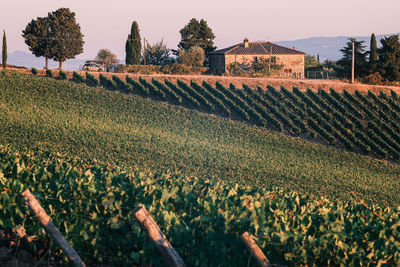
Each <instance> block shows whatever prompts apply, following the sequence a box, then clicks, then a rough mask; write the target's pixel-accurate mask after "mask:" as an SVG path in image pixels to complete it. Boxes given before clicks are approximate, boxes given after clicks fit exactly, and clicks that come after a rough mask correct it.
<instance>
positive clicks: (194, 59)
mask: <svg viewBox="0 0 400 267" xmlns="http://www.w3.org/2000/svg"><path fill="white" fill-rule="evenodd" d="M179 32H180V34H181V41H180V42H179V44H178V49H177V50H170V49H168V48H167V45H166V44H165V43H164V41H163V40H161V41H159V42H156V43H155V44H153V45H151V44H149V43H148V42H145V44H144V49H143V50H144V53H143V55H142V53H141V50H142V45H141V37H140V31H139V26H138V24H137V22H136V21H134V22H133V23H132V26H131V32H130V34H129V35H128V39H127V40H126V44H125V52H126V57H125V62H126V64H127V65H135V64H140V63H142V64H149V65H161V66H163V65H167V64H171V63H175V62H176V60H178V62H179V63H182V64H184V65H187V66H199V65H200V66H202V65H203V64H204V65H207V64H208V58H207V53H208V52H211V51H213V50H215V49H216V47H215V46H214V38H215V35H214V33H213V32H212V30H211V28H210V27H209V26H208V24H207V22H206V21H205V20H203V19H201V20H197V19H195V18H193V19H191V20H190V21H189V23H188V24H187V25H185V26H184V27H183V28H182V29H181V30H180V31H179ZM200 50H201V51H200ZM171 55H175V56H176V57H172V56H171Z"/></svg>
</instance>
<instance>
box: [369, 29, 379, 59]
mask: <svg viewBox="0 0 400 267" xmlns="http://www.w3.org/2000/svg"><path fill="white" fill-rule="evenodd" d="M369 49H370V52H369V63H377V62H378V46H377V45H376V38H375V34H371V43H370V48H369Z"/></svg>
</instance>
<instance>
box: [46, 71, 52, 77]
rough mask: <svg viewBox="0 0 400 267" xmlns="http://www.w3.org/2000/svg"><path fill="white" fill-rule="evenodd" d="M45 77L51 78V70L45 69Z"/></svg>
mask: <svg viewBox="0 0 400 267" xmlns="http://www.w3.org/2000/svg"><path fill="white" fill-rule="evenodd" d="M46 77H49V78H53V72H52V71H51V70H46Z"/></svg>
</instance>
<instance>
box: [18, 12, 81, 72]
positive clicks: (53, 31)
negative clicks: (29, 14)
mask: <svg viewBox="0 0 400 267" xmlns="http://www.w3.org/2000/svg"><path fill="white" fill-rule="evenodd" d="M22 36H23V37H24V38H25V43H26V44H27V45H28V46H29V50H31V51H32V53H33V54H34V55H35V56H37V57H40V56H44V57H45V58H46V68H48V59H49V58H52V59H54V60H55V61H58V62H59V63H60V69H62V63H63V62H64V61H65V60H66V59H69V58H75V56H76V55H79V54H80V53H82V52H83V44H84V41H83V35H82V33H81V27H80V26H79V24H78V23H77V22H76V20H75V13H74V12H71V11H70V9H69V8H60V9H58V10H56V11H54V12H50V13H49V14H48V17H45V18H41V17H38V18H37V19H36V20H34V19H33V20H32V21H31V22H30V23H29V24H28V25H27V26H26V28H25V30H23V31H22Z"/></svg>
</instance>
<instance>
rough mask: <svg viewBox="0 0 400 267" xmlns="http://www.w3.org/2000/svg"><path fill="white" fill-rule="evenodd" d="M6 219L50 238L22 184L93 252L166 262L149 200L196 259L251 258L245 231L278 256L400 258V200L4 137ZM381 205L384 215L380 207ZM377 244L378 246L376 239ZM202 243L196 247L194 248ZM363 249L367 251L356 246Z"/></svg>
mask: <svg viewBox="0 0 400 267" xmlns="http://www.w3.org/2000/svg"><path fill="white" fill-rule="evenodd" d="M0 155H1V157H0V186H1V188H3V189H4V188H7V190H3V192H2V194H1V195H0V205H1V211H2V212H1V213H0V227H1V228H3V229H5V230H7V231H11V230H12V229H13V228H15V227H16V226H19V225H21V224H24V227H25V228H26V229H27V232H29V233H35V234H37V235H39V237H40V238H41V239H44V238H45V233H44V232H43V231H41V225H40V224H38V223H37V221H36V220H35V219H34V218H33V217H32V216H25V214H26V213H28V210H27V208H26V205H25V203H24V202H23V200H22V198H21V197H20V196H19V193H20V192H21V191H22V190H24V189H25V188H29V189H30V190H31V191H32V192H33V193H34V194H35V195H36V197H37V199H38V200H39V202H40V204H41V205H42V206H43V208H44V209H45V211H46V212H47V213H48V214H49V216H50V217H51V219H52V221H53V222H54V224H55V225H56V226H57V227H58V228H59V229H60V231H61V232H62V233H63V235H65V237H66V239H67V240H68V241H69V242H70V243H71V244H72V245H73V246H74V248H75V249H76V250H77V251H81V252H85V253H84V254H82V255H81V256H82V257H83V259H84V260H85V261H86V262H93V263H98V264H102V265H138V264H140V263H141V264H143V263H147V262H150V261H152V262H153V263H154V262H158V263H159V264H164V261H163V260H162V259H161V256H160V255H159V254H158V253H157V251H156V250H155V249H154V246H153V245H152V244H151V243H150V242H146V241H145V240H146V234H147V233H146V232H145V231H143V230H142V229H141V228H140V226H139V224H138V223H137V222H136V220H135V217H134V211H135V209H136V208H137V207H140V206H144V207H146V208H147V209H148V210H149V212H150V214H151V216H152V217H153V218H154V219H155V221H156V222H157V224H158V225H159V226H160V228H161V230H162V231H163V233H164V234H165V235H166V237H167V238H168V241H169V242H170V243H171V244H173V246H174V248H175V249H176V250H177V253H178V254H179V255H181V256H182V257H183V260H184V261H185V262H186V264H187V265H188V266H217V265H221V266H247V265H248V259H249V252H248V250H247V249H246V247H245V246H244V245H243V243H242V241H241V240H240V237H239V235H240V233H242V232H244V231H248V232H249V233H250V234H252V235H253V236H255V240H256V243H258V245H259V246H260V247H261V249H262V250H263V252H264V253H265V254H266V256H267V258H268V259H269V260H270V261H271V263H274V264H280V265H283V264H284V265H290V264H292V265H296V266H305V265H308V266H313V265H315V266H328V265H335V266H336V265H345V266H348V265H364V264H367V263H371V264H373V263H376V262H385V263H386V264H388V265H394V266H395V265H398V264H399V263H400V253H399V251H400V245H399V240H400V233H399V231H398V230H399V220H400V215H399V214H400V208H399V207H397V208H388V207H386V208H383V207H381V206H379V205H369V206H370V208H366V207H365V206H364V205H363V204H361V203H359V202H358V201H357V200H354V201H350V202H340V201H330V200H329V199H327V198H325V197H321V196H318V195H317V196H312V195H309V194H299V193H296V192H291V191H284V190H281V189H277V188H272V189H265V188H261V187H257V186H248V185H243V184H237V183H234V184H229V183H224V182H221V181H218V180H216V179H213V180H207V179H199V178H189V177H184V176H182V175H178V174H174V173H160V172H159V173H155V174H153V173H151V172H149V171H145V170H142V169H139V170H136V171H129V172H128V171H123V170H121V169H120V168H119V167H117V166H114V165H111V164H104V163H101V162H98V161H94V160H82V159H79V158H77V157H75V158H68V157H66V156H64V155H61V154H57V155H55V154H49V153H44V152H41V151H39V152H36V153H31V152H26V153H18V152H14V151H12V150H11V149H10V148H7V147H4V146H0ZM376 214H378V216H377V215H376ZM371 248H373V249H371ZM193 250H196V253H193ZM354 251H356V252H357V253H354Z"/></svg>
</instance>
